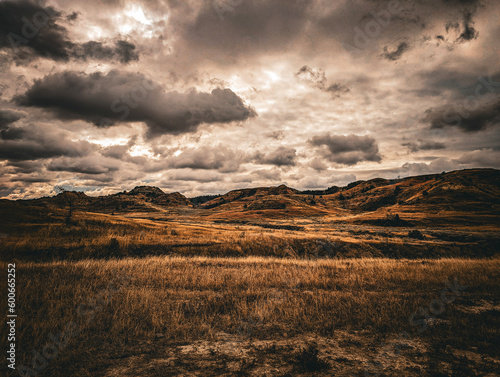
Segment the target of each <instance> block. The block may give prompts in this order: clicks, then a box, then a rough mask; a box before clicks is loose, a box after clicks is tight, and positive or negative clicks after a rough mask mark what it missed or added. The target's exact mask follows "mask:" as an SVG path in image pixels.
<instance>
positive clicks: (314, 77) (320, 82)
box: [295, 65, 349, 97]
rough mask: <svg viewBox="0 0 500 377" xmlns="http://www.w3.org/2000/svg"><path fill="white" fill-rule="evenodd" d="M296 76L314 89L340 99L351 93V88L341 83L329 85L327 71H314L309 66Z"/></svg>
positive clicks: (304, 67)
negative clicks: (341, 95)
mask: <svg viewBox="0 0 500 377" xmlns="http://www.w3.org/2000/svg"><path fill="white" fill-rule="evenodd" d="M295 76H296V77H298V78H299V79H300V80H302V81H304V82H306V83H307V84H308V85H310V86H312V87H313V88H317V89H319V90H321V91H323V92H329V93H331V94H332V96H333V97H336V96H337V97H338V96H339V95H340V94H345V93H348V92H349V88H348V87H347V86H345V85H342V84H341V83H333V84H329V83H328V80H327V78H326V75H325V71H324V70H322V69H321V68H320V69H313V68H311V67H308V66H307V65H305V66H303V67H302V68H300V69H299V71H298V72H297V73H295Z"/></svg>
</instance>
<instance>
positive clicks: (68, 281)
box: [1, 257, 500, 376]
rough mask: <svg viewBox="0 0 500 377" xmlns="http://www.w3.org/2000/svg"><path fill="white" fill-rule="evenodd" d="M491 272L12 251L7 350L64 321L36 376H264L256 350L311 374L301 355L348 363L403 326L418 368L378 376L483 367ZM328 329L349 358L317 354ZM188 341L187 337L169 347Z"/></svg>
mask: <svg viewBox="0 0 500 377" xmlns="http://www.w3.org/2000/svg"><path fill="white" fill-rule="evenodd" d="M3 270H5V268H3ZM499 271H500V261H499V260H498V259H493V260H484V259H483V260H480V259H477V260H470V259H440V260H398V261H396V260H390V259H355V260H297V259H276V258H262V257H249V258H205V257H194V258H185V257H148V258H143V259H132V258H127V259H121V260H107V261H98V260H82V261H77V262H70V261H60V262H51V263H33V262H30V263H18V264H17V284H18V292H19V293H18V294H19V296H18V313H19V319H18V321H19V322H18V329H19V336H20V337H19V339H18V357H19V358H20V360H19V362H20V363H24V364H26V365H29V363H30V360H31V357H32V355H30V353H31V350H32V349H36V350H41V349H42V348H43V347H44V345H45V344H46V342H48V341H49V340H50V337H49V334H50V333H52V334H57V333H59V332H61V331H62V330H63V329H64V327H65V324H68V323H70V322H71V321H73V322H75V323H76V324H77V327H78V329H79V334H78V335H76V336H74V337H73V338H72V339H70V342H69V344H68V346H67V347H66V348H65V349H64V350H63V351H61V353H60V355H58V356H57V357H56V358H55V359H54V360H52V361H50V363H49V365H48V366H47V368H46V369H45V370H44V372H43V373H42V374H41V375H46V376H105V375H108V376H111V375H120V376H128V375H142V376H163V375H176V373H179V375H181V374H182V373H185V374H183V375H189V373H191V372H192V373H195V372H196V371H197V372H201V375H203V376H212V375H214V376H215V375H264V374H259V373H261V372H259V370H260V369H258V368H259V367H260V366H261V363H264V364H265V363H268V364H269V363H271V364H273V363H278V364H280V363H281V364H280V365H281V366H280V367H279V368H278V369H279V370H280V372H272V373H271V372H269V373H271V374H269V375H276V376H278V375H280V376H285V375H286V373H291V374H289V375H323V374H308V373H320V372H312V371H311V372H308V370H307V367H305V365H310V364H311V360H315V358H319V359H318V360H320V361H321V363H323V367H324V371H322V372H321V373H327V374H325V375H329V373H333V372H332V370H337V371H343V372H342V373H340V372H339V373H336V374H335V375H348V374H344V372H345V373H347V371H349V373H350V374H351V375H352V374H353V373H355V374H356V375H360V374H361V373H362V371H363V369H364V364H363V363H364V362H366V361H369V360H372V359H373V358H374V357H376V356H377V354H378V352H379V348H380V347H381V346H380V345H381V342H382V341H383V340H384V339H385V340H387V339H391V337H394V336H395V334H397V333H398V332H399V331H407V332H408V333H409V334H410V336H411V339H412V342H413V346H412V347H413V348H411V347H410V348H411V349H410V348H409V349H408V350H404V351H403V355H404V356H405V357H406V358H407V361H408V362H410V361H411V363H413V364H414V363H417V364H418V365H420V367H419V368H420V369H419V370H413V369H411V368H410V367H408V365H410V364H411V363H410V364H408V363H407V364H405V365H406V366H404V365H403V366H401V365H399V364H397V365H395V364H394V365H393V364H391V362H388V367H387V368H388V369H387V371H386V374H387V375H392V374H394V375H429V376H431V375H438V374H433V373H434V370H436V371H437V372H439V371H441V374H440V375H458V374H453V373H452V372H453V371H456V370H458V369H454V368H455V367H454V366H453V365H460V368H459V369H460V370H462V371H463V373H462V375H467V374H468V373H471V374H469V375H472V374H475V372H478V371H481V373H482V372H488V371H489V370H490V369H491V368H492V365H494V363H493V362H490V361H488V360H490V359H492V358H493V359H494V358H496V357H497V356H498V352H499V348H498V344H497V339H498V335H499V334H498V333H499V327H500V326H499V313H500V311H499V310H498V305H499V304H500V302H499V298H500V295H499V288H498V287H499V286H500V284H499V283H500V281H499V280H500V279H499ZM454 278H456V279H457V280H458V282H459V283H460V284H461V285H466V286H467V289H466V290H465V291H464V292H463V294H461V295H460V296H458V297H457V299H456V300H455V302H453V303H451V304H449V305H448V306H447V307H446V311H445V312H444V313H443V314H442V315H439V316H438V317H439V319H440V320H443V322H442V323H441V324H437V325H435V326H433V327H432V328H431V327H429V329H427V331H424V332H423V333H418V332H417V330H418V328H419V327H418V326H412V325H411V324H410V323H409V321H408V318H409V316H410V315H411V314H412V313H413V312H415V311H416V310H417V309H418V307H420V306H422V307H427V306H428V305H429V303H430V302H431V301H432V300H433V299H436V298H439V295H440V292H441V290H442V289H443V288H444V287H445V282H446V281H447V280H449V281H453V279H454ZM110 283H112V284H113V285H112V286H110ZM2 284H4V283H3V282H2ZM81 304H83V305H84V306H83V307H81V308H80V310H79V309H78V307H79V305H81ZM480 305H482V307H483V309H484V307H485V305H486V309H485V310H482V309H478V308H480V307H481V306H480ZM495 307H496V308H497V309H493V308H495ZM82 308H83V309H82ZM476 309H477V310H476ZM91 315H92V317H93V318H92V320H88V318H90V316H91ZM4 331H5V326H2V332H4ZM157 334H162V336H160V335H157ZM4 335H5V334H4V333H2V334H1V336H2V337H3V336H4ZM311 336H312V337H313V338H314V339H315V340H314V341H315V342H316V343H314V344H316V345H315V346H311V344H309V345H302V343H300V347H299V346H297V347H299V348H293V345H294V344H295V345H298V344H299V343H297V342H298V341H296V342H295V343H293V342H294V339H295V340H297V339H302V340H303V339H308V338H309V337H311ZM225 337H226V338H227V337H230V340H227V339H226V338H225ZM224 339H226V340H224ZM325 339H326V340H325ZM257 341H259V342H260V343H258V342H257ZM328 341H335V342H336V343H337V347H340V348H341V349H342V352H344V353H345V354H346V356H343V357H344V358H345V359H346V360H347V359H348V360H349V362H345V361H342V360H336V359H335V358H334V359H327V356H325V355H326V354H325V352H326V351H327V348H328V347H327V346H326V345H325V344H327V342H328ZM200 342H205V343H203V344H204V345H205V346H203V344H202V343H200ZM221 342H222V343H221ZM234 342H236V343H235V344H233V343H234ZM248 342H254V343H249V345H248V349H250V351H248V352H250V353H248V352H247V353H245V355H244V356H241V357H240V356H238V357H236V356H234V357H232V358H229V359H227V358H226V356H227V355H226V353H224V352H226V351H224V352H223V349H222V348H220V349H219V348H213V349H212V348H210V345H214V344H218V345H219V346H221V345H224V344H225V345H227V344H232V346H231V347H229V348H230V350H229V351H227V352H230V351H231V349H240V348H241V347H243V344H247V343H248ZM255 342H257V343H255ZM266 342H267V343H266ZM280 342H281V343H280ZM283 342H291V343H287V344H285V343H283ZM194 344H198V346H197V347H198V348H196V347H195V348H194V349H193V350H192V351H189V352H188V353H185V352H183V351H182V350H183V349H184V350H185V348H182V347H192V345H194ZM318 344H319V346H318ZM322 344H323V346H322ZM421 344H423V345H424V346H420V345H421ZM202 346H203V347H208V348H206V349H208V351H206V354H204V353H200V352H202V351H201V348H203V347H202ZM446 346H450V347H451V348H446ZM193 347H194V346H193ZM200 347H201V348H200ZM221 347H222V346H221ZM238 347H240V348H238ZM273 347H274V348H273ZM290 347H291V348H290ZM301 347H302V348H301ZM307 347H312V348H311V349H309V348H307ZM273 350H274V351H273ZM40 352H41V351H40ZM197 352H198V353H197ZM273 352H274V353H273ZM338 352H340V351H338ZM434 352H437V354H433V353H434ZM457 352H476V353H479V354H480V355H482V357H483V359H482V361H473V360H472V359H470V360H469V359H467V360H465V359H463V358H462V359H460V357H459V356H457V355H458V353H457ZM172 355H174V356H175V357H174V359H172V360H170V359H169V357H171V356H172ZM196 355H198V356H196ZM200 355H201V356H200ZM224 355H226V356H224ZM252 355H253V356H252ZM349 355H350V356H349ZM353 355H355V356H356V357H354V356H353ZM195 356H196V357H195ZM270 357H272V360H271V359H266V360H267V361H266V360H264V359H263V358H270ZM337 357H338V356H337ZM183 358H184V359H183ZM291 359H293V360H295V361H288V362H286V360H291ZM155 360H156V361H155ZM158 360H167V361H166V362H165V363H163V364H161V363H160V362H159V361H158ZM221 360H222V361H224V360H225V361H224V363H223V362H222V361H221ZM228 360H233V361H235V360H236V361H237V362H238V365H237V366H234V365H232V366H230V364H227V363H229V362H230V361H228ZM245 360H246V361H245ZM249 360H250V361H251V360H253V363H252V362H249ZM270 360H271V361H270ZM273 360H274V361H273ZM398 360H399V359H398ZM460 360H462V361H460ZM464 360H465V361H464ZM471 360H472V361H471ZM134 363H135V364H134ZM158 363H160V364H161V365H160V364H158ZM325 363H326V364H325ZM491 363H493V364H491ZM413 364H412V365H413ZM134 365H135V366H134ZM318 365H319V364H318ZM450 365H452V366H451V367H450ZM120 368H121V369H120ZM134 368H136V369H134ZM137 368H139V369H137ZM141 368H142V369H141ZM203 368H208V369H206V370H203ZM231 368H233V369H234V368H236V369H234V370H233V369H231ZM304 368H305V369H304ZM311 368H313V369H314V368H315V366H314V365H313V366H312V367H311ZM335 368H337V369H335ZM401 368H403V369H401ZM405 368H407V369H405ZM408 368H409V369H408ZM412 368H413V367H412ZM447 368H448V369H449V368H451V369H450V370H451V372H449V371H448V372H449V373H451V374H447V373H448V372H446V371H447V370H448V369H447ZM322 370H323V369H322ZM113 371H114V372H113ZM285 371H286V373H285ZM181 372H182V373H181ZM437 372H436V373H437ZM113 373H115V374H113ZM266 373H267V372H266ZM273 373H274V374H273ZM301 373H302V374H301ZM478 373H479V372H478ZM193 375H194V374H193Z"/></svg>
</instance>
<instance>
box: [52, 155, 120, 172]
mask: <svg viewBox="0 0 500 377" xmlns="http://www.w3.org/2000/svg"><path fill="white" fill-rule="evenodd" d="M47 170H49V171H64V172H71V173H82V174H88V175H99V174H105V173H109V172H112V171H116V170H118V166H117V165H110V164H108V163H107V161H106V160H105V159H103V158H102V157H100V156H97V155H96V156H88V157H84V158H82V159H71V158H67V157H62V158H58V159H55V160H53V161H51V162H50V163H49V164H48V165H47Z"/></svg>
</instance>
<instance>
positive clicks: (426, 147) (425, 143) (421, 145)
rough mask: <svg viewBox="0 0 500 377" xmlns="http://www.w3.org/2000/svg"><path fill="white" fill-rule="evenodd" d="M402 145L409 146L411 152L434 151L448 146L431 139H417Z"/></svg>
mask: <svg viewBox="0 0 500 377" xmlns="http://www.w3.org/2000/svg"><path fill="white" fill-rule="evenodd" d="M402 145H403V147H407V148H408V150H409V151H410V152H418V151H432V150H438V149H445V148H446V145H445V144H444V143H439V142H437V141H430V140H417V141H416V142H409V143H404V144H402Z"/></svg>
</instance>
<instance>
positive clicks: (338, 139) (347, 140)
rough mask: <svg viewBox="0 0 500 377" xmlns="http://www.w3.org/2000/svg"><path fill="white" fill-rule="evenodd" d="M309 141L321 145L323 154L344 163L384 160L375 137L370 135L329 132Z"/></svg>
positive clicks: (354, 163) (311, 143)
mask: <svg viewBox="0 0 500 377" xmlns="http://www.w3.org/2000/svg"><path fill="white" fill-rule="evenodd" d="M308 143H309V144H310V145H312V146H314V147H319V148H320V150H321V153H322V156H323V157H324V158H326V159H328V160H330V161H332V162H336V163H338V164H343V165H356V164H357V163H359V162H362V161H375V162H380V161H381V160H382V158H381V156H380V154H379V151H378V145H377V142H376V141H375V139H373V138H372V137H370V136H358V135H347V136H344V135H331V134H328V133H325V134H322V135H318V136H314V137H313V138H311V139H310V140H309V141H308Z"/></svg>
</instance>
